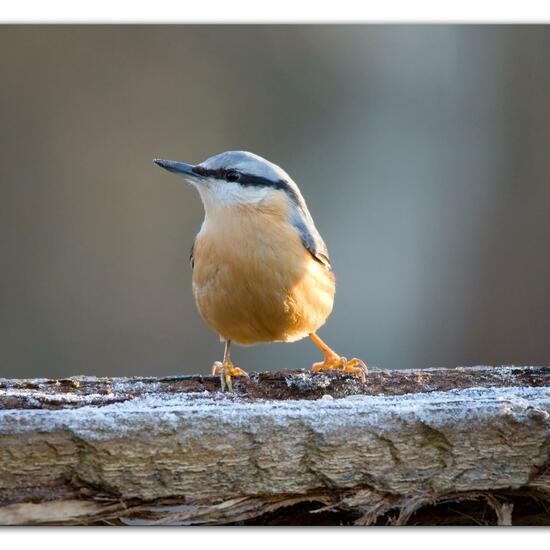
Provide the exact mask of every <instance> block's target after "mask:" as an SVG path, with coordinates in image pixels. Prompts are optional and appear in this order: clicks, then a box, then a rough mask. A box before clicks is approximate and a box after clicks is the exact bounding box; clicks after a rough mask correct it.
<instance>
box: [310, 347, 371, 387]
mask: <svg viewBox="0 0 550 550" xmlns="http://www.w3.org/2000/svg"><path fill="white" fill-rule="evenodd" d="M330 369H338V370H340V371H342V372H351V373H352V374H353V375H355V376H356V377H357V378H360V379H361V382H366V380H367V373H368V367H367V365H366V364H365V363H364V362H363V361H361V359H357V358H356V357H354V358H353V359H349V360H348V359H346V358H345V357H340V356H339V355H337V354H336V353H327V354H326V355H325V360H324V361H322V362H319V363H313V366H312V367H311V371H312V372H322V371H324V370H330Z"/></svg>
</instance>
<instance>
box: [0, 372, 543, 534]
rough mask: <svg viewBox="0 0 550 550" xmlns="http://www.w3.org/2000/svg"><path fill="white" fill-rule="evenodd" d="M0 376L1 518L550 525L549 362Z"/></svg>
mask: <svg viewBox="0 0 550 550" xmlns="http://www.w3.org/2000/svg"><path fill="white" fill-rule="evenodd" d="M234 388H235V393H234V394H227V393H221V392H220V383H219V380H218V379H217V378H215V377H210V376H180V377H165V378H93V377H74V378H68V379H63V380H46V379H35V380H6V379H3V380H0V524H75V523H76V524H89V523H116V524H121V523H122V524H134V523H137V524H149V523H153V524H227V523H245V524H273V523H287V524H318V523H328V524H331V523H334V524H339V523H355V524H363V525H367V524H374V523H397V524H405V523H420V524H432V523H455V524H456V523H467V524H471V523H476V522H477V523H499V524H509V523H514V524H518V523H519V524H521V523H530V524H533V523H537V524H540V523H542V524H550V513H549V512H548V511H547V510H550V508H549V507H548V504H546V503H550V420H549V419H550V367H470V368H458V369H425V370H416V371H413V370H400V371H381V370H376V369H372V370H371V371H370V372H369V376H368V380H367V383H366V384H363V383H361V382H360V381H359V380H357V379H355V378H354V377H352V376H349V375H343V374H341V373H337V372H334V373H332V372H331V373H326V374H325V373H323V374H312V373H310V372H305V371H281V372H276V373H254V374H252V375H251V376H250V378H249V379H238V380H236V381H235V384H234Z"/></svg>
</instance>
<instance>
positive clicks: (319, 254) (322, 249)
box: [291, 215, 331, 269]
mask: <svg viewBox="0 0 550 550" xmlns="http://www.w3.org/2000/svg"><path fill="white" fill-rule="evenodd" d="M308 217H309V219H308ZM291 221H292V225H293V226H294V227H295V228H296V230H297V231H298V233H299V234H300V238H301V239H302V243H303V244H304V246H305V247H306V248H307V250H308V251H309V253H310V254H311V255H312V256H313V257H314V258H315V259H316V260H317V261H318V262H320V263H322V264H323V265H325V266H326V267H327V268H328V269H331V267H330V258H329V255H328V250H327V245H326V244H325V241H323V239H322V237H321V235H320V234H319V231H317V228H316V227H315V224H314V223H313V220H312V219H311V216H307V217H306V216H304V215H295V216H293V219H292V220H291Z"/></svg>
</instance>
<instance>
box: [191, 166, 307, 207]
mask: <svg viewBox="0 0 550 550" xmlns="http://www.w3.org/2000/svg"><path fill="white" fill-rule="evenodd" d="M193 172H195V174H198V175H199V176H203V177H211V178H216V179H220V180H225V179H226V175H227V173H228V172H238V171H237V170H233V169H229V170H228V169H225V168H215V169H208V168H204V167H202V166H193ZM238 174H239V175H240V177H239V179H238V183H239V185H242V186H243V187H271V188H272V189H277V190H279V191H284V192H285V193H286V194H287V195H288V196H289V197H290V198H291V199H292V200H293V201H294V203H295V204H297V205H301V202H302V201H301V200H300V197H299V196H298V194H297V193H296V191H295V190H294V189H293V188H292V187H291V186H290V185H289V184H288V183H287V182H286V181H285V180H282V179H279V180H271V179H269V178H264V177H262V176H256V175H254V174H247V173H243V172H238Z"/></svg>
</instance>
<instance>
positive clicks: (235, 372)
mask: <svg viewBox="0 0 550 550" xmlns="http://www.w3.org/2000/svg"><path fill="white" fill-rule="evenodd" d="M212 374H213V375H214V376H219V377H220V381H221V386H222V391H225V389H226V388H227V391H229V392H232V391H233V384H232V383H231V377H232V376H248V373H246V372H245V371H244V370H243V369H240V368H239V367H236V366H235V365H234V364H233V361H231V359H229V358H227V359H224V360H223V363H222V362H221V361H215V362H214V365H212Z"/></svg>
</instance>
